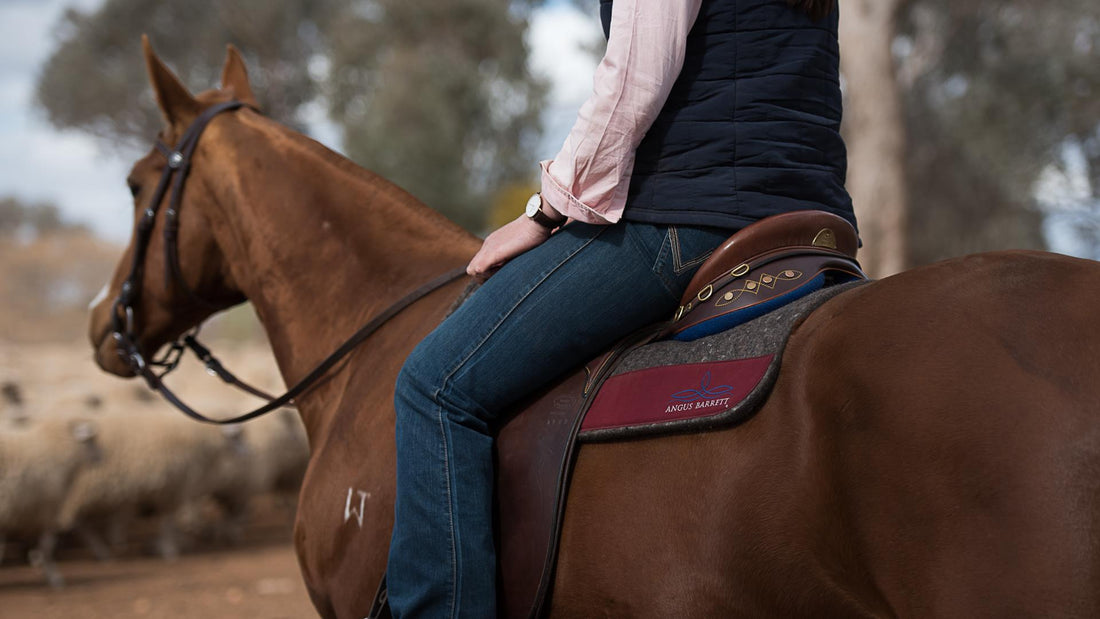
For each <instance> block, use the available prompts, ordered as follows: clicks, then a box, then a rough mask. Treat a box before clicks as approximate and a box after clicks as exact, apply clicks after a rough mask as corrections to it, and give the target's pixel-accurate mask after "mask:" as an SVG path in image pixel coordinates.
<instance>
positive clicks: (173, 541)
mask: <svg viewBox="0 0 1100 619" xmlns="http://www.w3.org/2000/svg"><path fill="white" fill-rule="evenodd" d="M97 424H98V428H99V444H100V445H101V447H102V450H103V453H104V457H103V460H102V462H100V464H99V465H98V466H96V467H95V468H90V469H87V470H85V471H83V472H82V473H81V474H80V475H78V477H77V479H76V481H75V482H74V483H73V485H72V488H71V490H70V492H69V495H68V497H67V498H66V500H65V502H64V504H63V505H62V508H61V513H60V516H59V520H58V524H59V525H60V526H61V528H62V530H68V529H70V528H75V529H77V530H78V532H81V533H82V534H83V536H84V537H85V539H86V540H90V539H94V536H93V535H92V534H91V533H90V528H91V527H92V526H93V525H94V524H96V523H100V522H104V521H107V522H110V523H112V529H113V531H115V533H116V535H115V536H114V538H115V539H114V540H113V541H114V542H116V543H117V542H118V541H119V539H118V537H119V535H118V534H119V533H121V532H123V531H124V530H125V528H126V526H127V525H128V524H129V520H131V519H133V518H134V517H136V516H137V515H139V514H153V515H154V516H156V517H158V518H159V519H160V523H159V524H160V532H159V535H158V540H157V548H158V551H159V552H160V555H161V556H162V557H164V558H165V559H169V560H170V559H174V558H175V557H177V556H178V555H179V542H178V539H177V522H176V518H177V515H178V511H179V509H180V507H181V506H183V505H185V504H187V503H188V502H190V501H193V500H194V499H196V498H197V497H199V496H201V495H203V494H205V493H206V492H207V487H208V486H209V483H210V482H209V479H210V478H211V477H212V476H213V475H214V474H215V472H216V471H217V470H218V469H219V468H220V467H222V466H223V464H222V463H223V460H224V459H225V458H226V457H236V456H235V455H234V454H235V453H237V452H239V451H240V450H241V444H240V439H239V436H238V434H239V433H234V432H232V431H231V432H229V433H227V432H225V431H223V430H222V429H220V428H216V427H211V426H207V425H203V424H199V423H196V422H194V421H191V420H189V419H187V418H184V417H182V416H176V415H173V414H170V413H165V412H154V411H143V412H109V413H103V414H101V415H100V416H98V418H97ZM96 548H97V545H95V544H93V550H95V549H96ZM97 554H102V547H101V548H100V551H99V552H97Z"/></svg>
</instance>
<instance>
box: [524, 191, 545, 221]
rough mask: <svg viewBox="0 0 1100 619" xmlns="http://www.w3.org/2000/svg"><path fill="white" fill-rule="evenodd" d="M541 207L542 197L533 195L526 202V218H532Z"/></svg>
mask: <svg viewBox="0 0 1100 619" xmlns="http://www.w3.org/2000/svg"><path fill="white" fill-rule="evenodd" d="M541 206H542V196H540V195H539V194H537V193H536V194H535V195H533V196H531V197H530V199H528V200H527V209H526V211H527V216H528V217H534V216H535V213H537V212H539V207H541Z"/></svg>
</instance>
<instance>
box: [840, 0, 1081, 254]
mask: <svg viewBox="0 0 1100 619" xmlns="http://www.w3.org/2000/svg"><path fill="white" fill-rule="evenodd" d="M891 4H896V7H893V8H894V10H893V11H892V12H891V11H889V9H890V8H891V7H890V5H891ZM842 10H843V11H844V18H843V19H842V23H844V22H847V26H846V27H845V28H844V30H843V31H842V37H843V39H842V51H843V54H844V56H843V59H842V67H841V69H842V71H843V72H844V75H845V78H846V79H847V88H846V90H847V101H846V105H847V109H846V114H847V118H846V126H845V132H846V136H847V137H848V140H849V144H850V147H851V155H852V156H851V164H852V165H851V174H852V176H851V177H850V179H849V180H850V184H849V187H850V189H851V190H852V193H853V198H854V199H855V200H856V204H857V209H860V210H858V211H857V212H858V213H859V214H860V215H861V217H862V219H863V220H864V221H865V222H871V223H870V227H868V226H867V225H866V224H865V225H864V230H863V232H864V240H865V241H866V243H867V247H866V248H865V251H864V253H863V254H862V256H863V260H864V261H865V262H869V263H870V266H871V267H872V271H874V272H877V273H880V274H881V273H888V272H893V271H895V270H897V268H894V267H887V268H884V269H883V268H881V267H883V266H886V265H888V264H897V262H894V261H900V264H901V265H903V266H911V265H917V264H924V263H928V262H933V261H935V260H939V259H942V258H946V257H950V256H956V255H960V254H966V253H972V252H977V251H984V250H989V249H998V248H1004V247H1030V248H1042V247H1044V246H1045V243H1046V239H1045V237H1044V234H1043V231H1044V220H1046V223H1047V224H1048V226H1047V229H1049V223H1050V218H1057V217H1068V218H1070V219H1071V220H1072V223H1071V227H1072V229H1073V230H1075V231H1076V232H1077V233H1078V234H1079V235H1082V236H1083V238H1088V239H1090V240H1091V243H1092V244H1093V245H1094V246H1096V245H1100V235H1097V229H1098V228H1100V224H1097V222H1098V221H1100V220H1098V219H1097V216H1098V215H1100V212H1098V211H1100V207H1098V206H1097V202H1098V200H1097V194H1096V191H1097V190H1096V188H1097V187H1098V186H1100V185H1098V183H1097V180H1098V177H1100V134H1098V126H1100V97H1097V93H1100V69H1098V67H1100V5H1097V4H1096V3H1095V2H1090V1H1089V0H1058V1H1057V2H1038V0H1007V1H998V2H993V1H992V0H898V1H897V2H895V1H894V0H891V1H890V2H879V1H878V0H852V1H851V2H847V3H844V4H843V9H842ZM887 16H889V17H890V19H889V20H887V19H886V17H887ZM876 20H877V21H876ZM861 21H863V22H864V23H862V24H861V23H860V22H861ZM872 22H875V23H873V24H872ZM884 35H885V38H884ZM886 44H888V45H889V51H890V53H889V54H886V53H885V52H886V47H885V45H886ZM866 56H875V57H876V58H873V59H872V58H866ZM883 59H892V62H889V63H881V62H878V61H881V60H883ZM876 63H878V65H877V66H878V69H879V70H878V73H877V75H878V77H877V78H875V79H871V80H867V79H864V77H865V75H864V74H862V73H861V67H862V66H864V65H868V64H871V65H875V64H876ZM883 64H886V65H889V66H887V67H885V68H884V67H883ZM887 69H888V70H887ZM891 90H893V91H894V92H895V93H896V96H897V99H898V100H899V101H900V105H901V108H900V110H901V114H899V115H895V116H894V120H891V121H890V122H889V123H887V122H885V121H884V120H883V122H882V125H883V127H880V131H882V132H883V133H882V135H885V136H887V137H889V136H891V135H893V136H895V137H892V138H889V139H883V138H881V137H880V138H873V137H872V136H869V135H867V134H866V128H865V125H866V119H865V116H864V114H863V112H862V111H861V110H862V109H863V108H862V105H863V104H862V102H864V101H871V102H873V103H875V104H878V105H882V106H884V108H888V107H889V101H890V100H891V98H892V97H891V95H890V94H889V91H891ZM873 113H875V114H878V115H879V118H880V120H882V117H883V116H884V115H885V113H886V111H885V109H877V110H873ZM891 123H896V125H895V127H894V128H893V129H890V128H888V127H887V125H889V124H891ZM897 136H901V140H902V141H901V142H899V141H898V137H897ZM876 143H877V144H878V145H877V146H874V147H873V148H872V150H871V155H870V156H864V155H866V154H867V153H866V151H864V150H862V147H863V146H864V145H866V144H872V145H874V144H876ZM899 143H900V144H903V148H901V150H900V152H901V153H902V156H901V158H900V161H901V163H900V165H899V163H898V161H899V158H898V157H897V153H898V152H899V149H898V145H899ZM875 152H878V153H879V155H878V156H875V155H874V153H875ZM899 171H901V172H902V173H900V174H899ZM868 178H870V179H871V181H872V182H871V184H872V185H874V182H878V183H880V184H881V185H882V186H883V189H885V190H888V191H893V192H894V193H892V194H889V195H893V196H895V197H893V198H891V199H883V198H882V197H880V196H876V195H875V194H873V193H871V192H869V191H867V190H866V189H865V187H864V183H865V181H866V180H867V179H868ZM888 179H897V180H889V181H888V182H887V180H888ZM1042 179H1047V180H1048V181H1049V180H1051V179H1053V184H1056V185H1057V184H1058V183H1060V184H1061V185H1070V186H1073V191H1071V192H1070V193H1071V194H1072V199H1068V198H1067V199H1064V200H1060V201H1056V202H1057V204H1055V205H1054V207H1053V208H1056V209H1057V212H1053V211H1052V203H1051V201H1050V199H1049V197H1048V198H1045V199H1043V200H1040V196H1039V195H1037V189H1044V187H1041V186H1040V181H1041V180H1042ZM887 185H889V186H887ZM1050 185H1051V183H1047V185H1046V186H1045V191H1044V193H1046V194H1049V193H1050ZM890 186H892V187H893V189H892V190H891V189H890ZM898 193H900V194H902V196H903V198H902V199H900V200H899V199H897V198H896V196H897V195H898ZM1063 193H1065V192H1063ZM897 204H903V205H905V208H904V210H903V211H902V212H901V213H900V214H899V213H898V212H897V211H896V209H895V205H897ZM1044 208H1045V210H1044ZM871 211H885V212H886V213H888V214H884V213H882V212H874V213H871ZM884 217H885V218H886V220H888V221H890V222H892V223H890V226H892V227H893V229H892V231H890V230H888V231H886V232H885V233H883V232H882V231H881V230H879V229H878V225H879V222H881V221H882V220H883V219H884ZM880 234H885V235H886V236H884V237H879V236H878V235H880ZM891 235H893V237H891ZM899 236H900V237H902V238H904V239H905V242H902V243H898V242H896V241H887V240H886V239H889V238H897V237H899ZM880 243H886V244H887V247H883V248H874V247H873V246H874V245H876V244H880ZM882 251H886V252H887V253H891V252H892V253H893V255H892V256H890V257H889V258H887V259H886V260H887V262H881V260H882V259H883V258H882V257H881V252H882ZM899 268H900V267H899Z"/></svg>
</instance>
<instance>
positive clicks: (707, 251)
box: [653, 225, 732, 299]
mask: <svg viewBox="0 0 1100 619" xmlns="http://www.w3.org/2000/svg"><path fill="white" fill-rule="evenodd" d="M730 234H732V232H731V231H730V230H727V229H725V228H714V227H709V226H681V225H671V226H668V230H667V232H666V233H665V235H664V243H663V244H662V246H661V251H660V254H659V255H658V258H657V262H656V263H655V264H654V265H653V266H654V268H653V270H654V272H655V273H656V274H657V276H658V277H660V278H661V281H662V282H664V284H665V287H666V288H667V289H668V291H669V292H670V293H671V294H672V295H673V296H675V297H676V298H677V299H679V297H680V295H681V294H683V291H684V288H686V287H687V285H688V282H690V281H691V278H692V276H694V275H695V271H696V270H698V268H699V267H700V266H701V265H702V264H703V263H704V262H706V261H707V258H710V256H711V254H712V253H714V249H715V248H716V247H718V246H719V245H720V244H722V242H723V241H725V240H726V239H728V238H729V235H730Z"/></svg>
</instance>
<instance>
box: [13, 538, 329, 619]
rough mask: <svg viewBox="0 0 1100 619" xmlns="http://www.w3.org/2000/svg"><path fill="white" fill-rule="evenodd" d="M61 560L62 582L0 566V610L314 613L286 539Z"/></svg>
mask: <svg viewBox="0 0 1100 619" xmlns="http://www.w3.org/2000/svg"><path fill="white" fill-rule="evenodd" d="M60 568H61V572H62V574H64V576H65V579H66V586H65V588H63V589H60V590H56V591H55V590H52V589H50V588H49V587H48V586H47V585H46V584H45V583H44V582H43V579H42V574H41V572H39V571H38V570H36V569H34V568H32V567H29V566H7V567H2V568H0V618H3V619H24V618H28V619H29V618H34V619H53V618H57V619H100V618H103V619H106V618H108V617H110V618H118V617H153V618H156V617H165V618H173V619H176V618H178V619H191V618H195V619H222V618H237V617H242V618H245V617H248V618H252V617H256V618H265V619H267V618H270V619H276V618H287V619H290V618H298V617H316V616H317V615H316V613H315V612H314V611H313V606H312V605H311V604H310V602H309V598H308V596H307V595H306V590H305V585H303V584H302V577H301V575H300V574H299V572H298V563H297V560H296V559H295V556H294V549H293V548H292V547H291V545H290V544H289V543H281V544H274V545H270V544H269V545H253V546H250V547H247V548H243V549H239V550H223V551H211V552H206V553H200V554H190V555H184V556H183V557H181V558H180V559H178V560H176V561H175V562H171V563H169V562H165V561H163V560H161V559H159V558H155V557H147V558H144V557H142V558H127V559H120V560H116V561H111V562H108V563H100V562H98V561H95V560H92V559H81V560H75V561H64V562H62V563H61V564H60Z"/></svg>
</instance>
